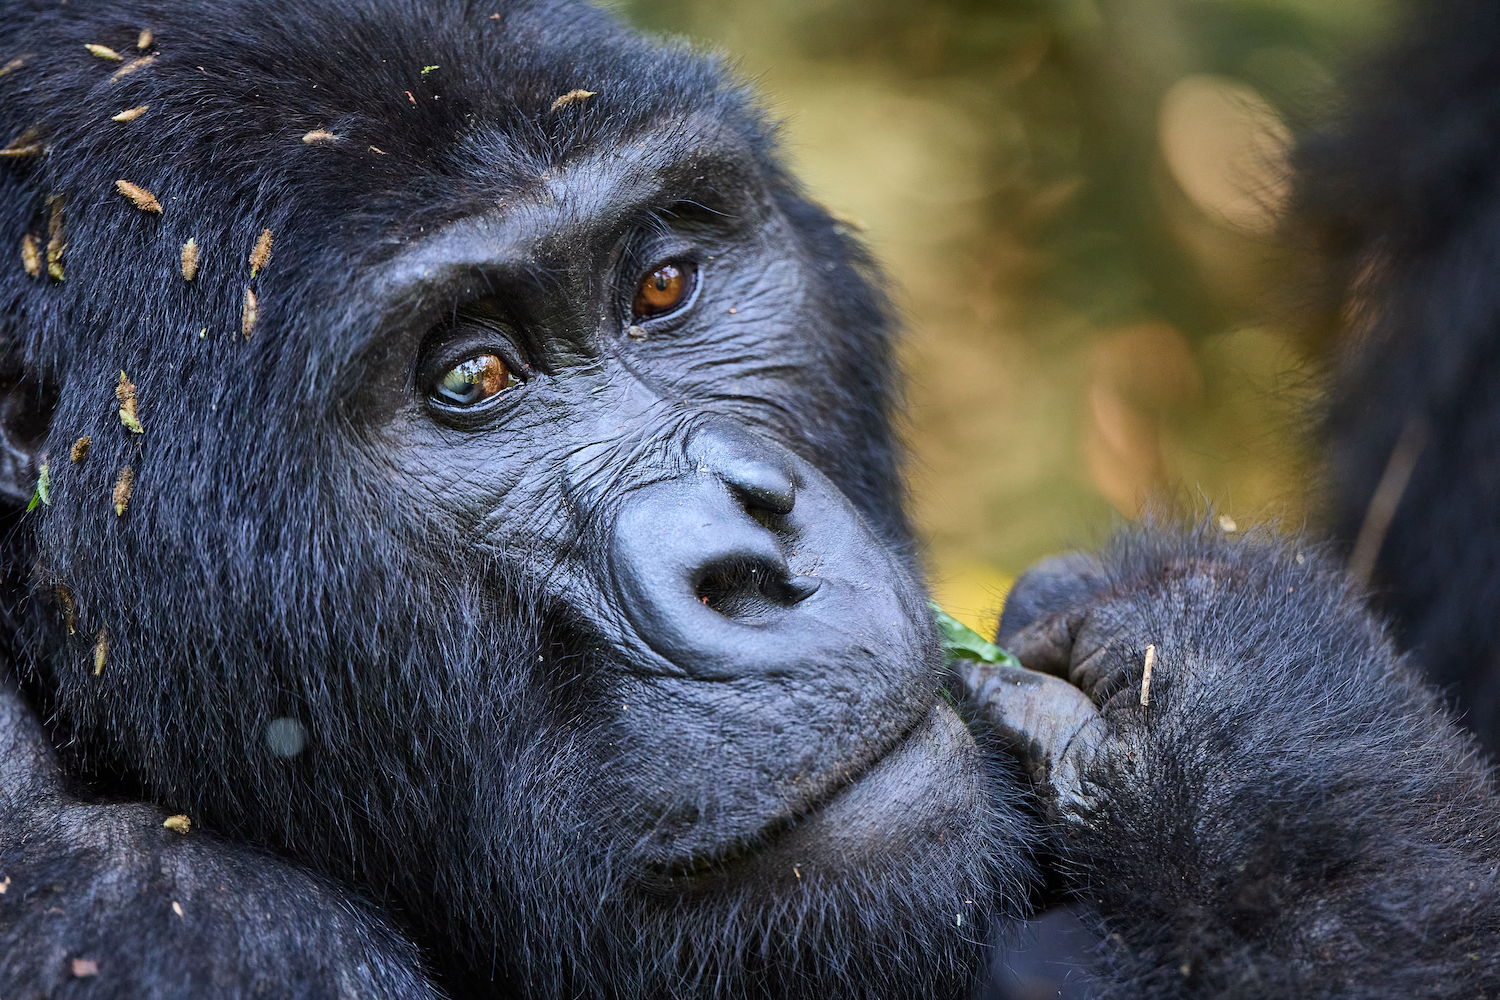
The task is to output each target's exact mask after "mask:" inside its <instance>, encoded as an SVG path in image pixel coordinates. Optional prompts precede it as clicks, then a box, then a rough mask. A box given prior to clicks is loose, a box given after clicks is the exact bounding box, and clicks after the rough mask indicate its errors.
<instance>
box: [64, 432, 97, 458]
mask: <svg viewBox="0 0 1500 1000" xmlns="http://www.w3.org/2000/svg"><path fill="white" fill-rule="evenodd" d="M93 443H94V439H93V438H91V437H89V436H88V435H87V434H85V435H84V436H83V437H81V438H79V439H78V440H77V441H74V442H73V450H72V451H70V452H69V453H68V455H69V457H71V458H72V459H73V461H75V462H82V461H83V460H84V459H85V458H88V457H89V445H91V444H93Z"/></svg>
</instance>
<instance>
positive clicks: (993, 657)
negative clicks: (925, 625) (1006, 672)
mask: <svg viewBox="0 0 1500 1000" xmlns="http://www.w3.org/2000/svg"><path fill="white" fill-rule="evenodd" d="M927 604H928V607H930V608H932V617H933V619H934V620H935V621H936V622H937V627H938V634H939V636H940V637H941V638H942V642H943V651H944V652H945V653H947V654H948V658H949V659H963V660H978V661H979V662H981V663H999V664H1003V665H1005V666H1007V667H1019V666H1020V665H1021V661H1020V660H1018V659H1016V658H1015V657H1014V656H1011V655H1010V654H1009V653H1007V652H1006V651H1005V650H1003V649H1001V648H1000V647H999V646H997V645H995V644H994V643H993V642H990V641H989V640H988V639H986V638H985V637H984V636H982V635H980V634H979V633H978V632H975V631H974V630H973V629H971V628H969V626H967V625H965V624H964V623H963V622H961V621H959V620H958V619H957V618H954V617H953V616H952V615H950V614H949V613H948V612H946V611H944V610H943V609H942V608H940V607H938V605H937V604H936V602H933V601H928V602H927Z"/></svg>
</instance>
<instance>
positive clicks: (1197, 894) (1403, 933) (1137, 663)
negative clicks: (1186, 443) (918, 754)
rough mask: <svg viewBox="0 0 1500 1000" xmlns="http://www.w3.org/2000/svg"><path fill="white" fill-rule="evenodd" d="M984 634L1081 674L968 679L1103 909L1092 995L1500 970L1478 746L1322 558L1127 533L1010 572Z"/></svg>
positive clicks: (1047, 666)
mask: <svg viewBox="0 0 1500 1000" xmlns="http://www.w3.org/2000/svg"><path fill="white" fill-rule="evenodd" d="M999 638H1000V640H1001V642H1002V643H1003V644H1005V645H1006V646H1008V647H1009V648H1010V649H1012V651H1014V652H1016V653H1017V655H1018V656H1019V657H1020V659H1021V661H1022V662H1023V663H1024V664H1025V665H1026V666H1027V667H1030V668H1032V669H1033V670H1040V671H1046V672H1047V673H1050V674H1057V675H1060V676H1063V677H1066V678H1068V679H1069V680H1071V681H1072V682H1073V683H1074V684H1076V685H1078V688H1072V687H1069V686H1068V685H1066V684H1063V683H1062V682H1061V681H1059V680H1058V679H1057V678H1056V677H1046V676H1040V675H1038V674H1033V673H1031V672H1030V671H1020V670H1009V671H1007V670H1006V669H1005V668H1002V667H991V666H988V665H984V666H980V665H971V666H969V667H968V669H967V675H966V677H965V680H966V683H967V685H968V687H969V690H970V695H971V697H973V698H975V699H976V700H977V701H978V702H979V704H980V708H981V710H982V712H983V714H984V715H986V716H987V717H988V718H989V720H990V721H991V722H992V723H993V724H994V725H995V727H996V730H997V731H998V732H999V733H1000V734H1001V736H1002V737H1007V738H1009V739H1010V740H1011V742H1012V743H1013V745H1014V747H1015V749H1016V750H1017V751H1018V753H1019V755H1020V756H1021V758H1022V759H1023V761H1024V762H1025V763H1026V765H1027V766H1028V769H1029V770H1030V771H1031V773H1032V774H1033V776H1034V777H1035V778H1036V779H1037V780H1038V781H1039V788H1040V790H1041V791H1042V793H1043V799H1044V801H1045V802H1046V803H1047V812H1048V818H1049V820H1050V823H1051V826H1052V829H1053V831H1054V833H1055V839H1056V841H1057V848H1058V850H1059V852H1060V854H1061V855H1062V857H1063V859H1064V866H1063V867H1064V870H1065V872H1067V878H1068V880H1069V882H1070V888H1071V889H1072V890H1073V891H1075V892H1076V894H1077V896H1078V897H1079V899H1081V900H1082V901H1083V902H1084V903H1085V904H1086V905H1088V906H1089V907H1091V908H1092V909H1094V910H1095V912H1096V913H1097V915H1098V916H1099V918H1100V919H1101V922H1102V928H1103V933H1104V935H1105V939H1104V941H1103V944H1102V945H1101V948H1100V953H1099V958H1098V962H1097V967H1096V968H1097V972H1098V973H1099V974H1100V976H1101V979H1102V982H1103V985H1104V988H1105V994H1106V995H1107V996H1122V997H1178V996H1213V997H1240V996H1243V997H1257V998H1260V997H1269V996H1288V997H1289V996H1297V997H1314V996H1360V997H1409V996H1415V995H1422V996H1432V997H1438V996H1443V997H1450V996H1451V997H1460V996H1461V997H1474V996H1494V995H1496V993H1497V991H1500V952H1497V950H1496V948H1495V942H1496V941H1497V940H1500V902H1497V896H1496V893H1497V884H1496V872H1497V868H1500V842H1497V841H1500V803H1497V799H1496V795H1495V790H1494V787H1493V784H1492V779H1491V775H1490V771H1489V768H1488V766H1487V764H1486V763H1485V761H1484V760H1483V759H1482V758H1481V757H1480V756H1479V755H1478V754H1477V753H1476V751H1475V749H1474V744H1473V742H1472V740H1471V739H1470V737H1468V736H1467V735H1466V734H1464V733H1463V732H1461V731H1460V730H1459V729H1457V728H1456V727H1455V726H1454V724H1453V722H1452V720H1451V719H1450V718H1449V717H1448V716H1447V715H1446V714H1445V713H1444V711H1443V710H1442V708H1441V707H1440V706H1439V704H1438V701H1437V699H1436V698H1435V697H1434V695H1433V692H1432V691H1431V690H1429V689H1427V688H1425V687H1424V686H1423V685H1422V684H1421V682H1420V680H1419V679H1418V677H1417V676H1415V674H1414V673H1413V671H1411V670H1410V669H1409V668H1408V667H1407V665H1406V664H1405V663H1404V662H1403V660H1402V658H1401V657H1400V656H1398V654H1397V652H1396V650H1395V649H1394V648H1393V647H1392V645H1391V643H1390V641H1389V639H1388V638H1387V635H1386V633H1385V630H1384V629H1383V627H1382V625H1381V623H1380V622H1379V621H1378V620H1377V619H1376V618H1375V617H1373V616H1372V615H1371V614H1370V613H1369V612H1368V611H1367V610H1366V609H1365V607H1364V605H1363V603H1362V601H1361V599H1360V596H1359V594H1358V593H1357V592H1356V591H1355V590H1354V589H1353V588H1352V587H1351V586H1350V585H1349V584H1348V583H1346V582H1345V580H1344V578H1343V576H1342V575H1341V574H1339V573H1338V572H1336V571H1334V570H1332V569H1330V568H1329V566H1327V565H1326V564H1324V563H1323V562H1322V561H1321V558H1320V557H1317V556H1315V555H1314V553H1312V552H1310V551H1301V552H1299V551H1298V550H1297V549H1296V548H1295V547H1290V546H1283V545H1278V544H1274V543H1261V542H1254V541H1249V540H1242V541H1229V540H1225V539H1223V538H1221V537H1218V535H1217V532H1210V531H1207V530H1204V531H1200V532H1198V533H1196V534H1189V535H1186V536H1172V535H1167V534H1159V533H1147V532H1139V533H1132V534H1128V535H1126V536H1123V537H1122V538H1120V539H1118V540H1117V541H1116V542H1115V543H1114V544H1113V545H1112V546H1111V547H1110V549H1109V550H1108V551H1106V552H1105V553H1104V554H1102V555H1101V556H1100V557H1099V558H1098V560H1097V561H1094V560H1080V559H1079V558H1078V557H1069V558H1068V559H1066V560H1052V561H1050V562H1049V563H1044V564H1042V565H1041V566H1039V567H1038V568H1036V569H1034V570H1033V571H1031V573H1029V574H1027V576H1024V577H1023V578H1022V579H1021V581H1020V582H1018V584H1017V587H1016V592H1015V596H1014V597H1013V598H1012V599H1011V600H1010V602H1009V603H1008V605H1007V612H1006V615H1005V618H1004V619H1003V620H1002V623H1001V634H1000V637H999ZM1148 645H1149V646H1154V648H1155V653H1154V663H1153V668H1152V678H1151V684H1150V692H1149V704H1147V705H1142V704H1141V686H1142V675H1143V667H1144V662H1145V658H1146V650H1147V647H1148ZM1079 689H1081V690H1082V692H1083V693H1084V694H1080V693H1079ZM1085 694H1086V695H1087V697H1085ZM1090 699H1092V700H1091V701H1090ZM1096 706H1097V710H1098V714H1096Z"/></svg>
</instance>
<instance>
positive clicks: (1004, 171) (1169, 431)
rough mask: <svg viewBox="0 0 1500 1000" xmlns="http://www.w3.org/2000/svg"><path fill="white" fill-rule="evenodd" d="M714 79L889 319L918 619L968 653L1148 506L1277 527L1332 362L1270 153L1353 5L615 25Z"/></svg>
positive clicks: (1324, 105) (1346, 0) (1373, 27)
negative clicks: (766, 139) (867, 252)
mask: <svg viewBox="0 0 1500 1000" xmlns="http://www.w3.org/2000/svg"><path fill="white" fill-rule="evenodd" d="M609 6H610V7H612V8H613V9H615V10H616V11H617V12H618V13H619V14H620V15H621V16H623V17H624V18H625V19H627V20H628V21H630V22H631V23H633V24H635V25H637V26H638V27H640V28H642V29H643V30H646V31H648V32H652V33H658V34H666V35H674V36H682V37H684V38H686V39H688V40H690V41H691V43H692V44H694V45H696V46H699V47H702V48H712V49H716V50H719V51H722V52H724V53H726V58H727V59H729V60H730V61H731V62H732V64H733V65H735V66H737V67H738V69H739V71H740V73H741V74H742V75H744V76H745V77H746V78H747V79H749V80H751V81H753V82H754V83H755V84H756V86H757V87H758V89H759V91H760V92H761V94H762V95H763V98H764V100H765V102H766V105H767V107H768V108H769V109H770V110H771V112H772V114H773V116H774V117H775V118H776V119H778V120H780V121H781V122H783V141H784V148H785V151H786V155H787V157H788V159H789V161H790V163H791V165H792V166H793V168H794V169H795V171H796V172H797V173H798V175H799V176H800V177H801V178H802V179H803V180H804V182H805V183H806V185H807V188H808V191H809V193H810V194H811V196H812V197H813V198H815V199H817V200H819V201H821V202H822V203H824V204H825V205H827V206H828V207H829V208H830V209H831V210H832V211H834V212H835V213H836V214H837V215H839V216H840V217H842V218H844V219H846V220H848V221H850V222H851V223H852V224H855V225H857V226H859V227H860V228H862V229H863V230H864V236H865V239H866V240H867V241H868V242H869V244H870V246H871V247H872V248H873V250H874V252H875V253H876V255H877V257H878V258H879V259H880V260H881V261H882V262H883V264H884V265H885V267H886V270H887V273H888V274H889V275H890V276H891V278H892V280H893V282H894V284H895V286H896V297H897V302H898V303H899V304H900V307H901V308H902V310H903V312H904V314H905V319H906V321H907V329H908V334H907V339H906V344H905V348H904V352H903V359H904V364H905V368H906V371H907V373H908V377H909V398H910V412H909V414H908V426H907V437H908V440H909V442H910V444H911V450H912V463H911V467H910V470H909V475H910V481H911V487H912V499H913V510H914V513H915V517H916V522H917V525H918V528H919V530H920V532H921V535H922V539H923V542H924V556H925V559H926V561H927V565H928V568H929V570H930V572H931V578H932V584H933V589H934V594H935V596H936V597H937V598H938V599H939V600H940V601H941V602H942V603H943V604H944V605H945V606H946V607H947V608H948V609H949V610H950V611H951V612H952V613H953V614H955V615H956V616H957V617H959V618H960V619H962V620H964V621H966V622H967V623H969V624H970V625H972V626H973V627H975V628H977V629H979V630H980V631H983V632H990V631H993V628H994V624H995V615H996V613H997V611H998V608H999V606H1000V603H1001V601H1002V598H1003V595H1004V592H1005V590H1006V588H1007V587H1008V586H1009V584H1010V582H1011V581H1012V580H1013V579H1014V577H1015V576H1016V575H1017V574H1018V573H1020V572H1021V571H1022V570H1023V569H1024V568H1025V567H1026V566H1027V565H1028V564H1029V563H1031V562H1032V561H1034V560H1035V559H1037V558H1039V557H1041V556H1043V555H1046V554H1048V553H1051V552H1056V551H1059V550H1061V549H1065V548H1068V547H1072V546H1077V545H1087V544H1092V543H1095V542H1097V541H1098V540H1099V539H1100V538H1101V537H1102V536H1103V535H1104V534H1105V533H1107V532H1108V530H1109V529H1110V527H1111V525H1112V524H1114V523H1117V522H1118V520H1119V519H1120V518H1122V517H1134V516H1136V515H1137V514H1138V513H1139V512H1140V509H1141V505H1142V503H1143V502H1144V501H1145V500H1146V499H1147V498H1148V497H1160V496H1167V497H1169V498H1171V499H1173V500H1175V501H1176V502H1177V503H1178V504H1179V505H1181V506H1185V507H1188V508H1193V507H1197V508H1201V507H1203V506H1205V505H1206V504H1212V505H1213V506H1214V507H1215V509H1216V510H1217V511H1218V512H1220V513H1222V514H1224V515H1225V516H1226V517H1225V519H1224V520H1223V522H1222V523H1223V524H1225V525H1226V526H1232V527H1234V528H1243V527H1245V526H1246V525H1248V524H1251V523H1255V522H1260V521H1264V520H1276V519H1279V520H1281V521H1283V522H1285V523H1289V524H1291V525H1292V526H1300V524H1301V523H1302V522H1303V520H1304V518H1306V517H1307V515H1308V511H1309V510H1310V509H1311V506H1312V504H1313V502H1314V501H1315V497H1316V491H1317V486H1316V483H1317V465H1316V460H1315V453H1314V451H1313V449H1312V448H1311V447H1310V442H1309V438H1308V426H1309V422H1310V419H1311V416H1312V409H1311V408H1312V405H1313V403H1314V402H1315V400H1316V396H1317V390H1318V371H1319V368H1320V365H1321V363H1322V362H1323V361H1324V360H1325V359H1326V356H1327V353H1328V348H1329V339H1330V337H1329V331H1330V329H1331V323H1330V322H1328V317H1327V316H1326V315H1325V313H1326V310H1324V309H1321V308H1313V307H1312V305H1311V304H1310V302H1309V293H1308V291H1307V284H1308V282H1307V281H1306V276H1307V275H1308V274H1309V273H1310V272H1311V271H1312V270H1315V268H1314V266H1313V265H1314V263H1315V262H1313V261H1310V260H1309V259H1308V258H1306V257H1305V256H1304V254H1303V253H1302V252H1301V251H1299V250H1298V249H1297V248H1296V247H1295V246H1294V245H1292V242H1291V241H1289V240H1286V239H1284V238H1282V237H1281V236H1279V234H1278V211H1279V209H1280V206H1281V201H1282V199H1283V198H1284V196H1285V189H1286V183H1285V178H1284V171H1283V169H1282V158H1283V151H1284V149H1285V144H1286V142H1287V139H1288V137H1289V135H1290V134H1291V132H1292V131H1293V130H1294V129H1295V128H1296V127H1297V126H1298V124H1299V123H1301V122H1304V121H1306V120H1308V119H1309V118H1311V117H1316V116H1321V115H1324V114H1327V113H1328V112H1330V111H1331V110H1333V109H1334V108H1335V100H1336V98H1335V95H1334V90H1333V84H1332V81H1333V79H1334V78H1335V77H1336V75H1337V73H1338V71H1339V69H1340V67H1341V65H1342V63H1343V62H1344V61H1345V60H1347V59H1349V58H1350V57H1351V56H1353V55H1355V54H1357V53H1359V52H1360V51H1362V50H1363V49H1365V48H1366V47H1368V46H1370V45H1372V44H1374V43H1376V42H1378V41H1379V40H1380V39H1381V37H1382V34H1383V33H1384V32H1385V31H1386V30H1388V25H1389V23H1390V21H1391V19H1392V15H1393V11H1392V10H1391V9H1390V4H1389V3H1386V2H1377V0H1261V2H1250V0H1115V2H1110V0H938V2H928V3H921V4H914V3H911V2H910V0H906V2H897V0H796V2H794V0H758V2H755V3H736V2H731V0H628V2H620V3H613V4H609Z"/></svg>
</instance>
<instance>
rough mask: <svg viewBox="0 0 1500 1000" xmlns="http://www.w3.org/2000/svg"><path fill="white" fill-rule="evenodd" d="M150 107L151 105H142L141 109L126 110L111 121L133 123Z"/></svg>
mask: <svg viewBox="0 0 1500 1000" xmlns="http://www.w3.org/2000/svg"><path fill="white" fill-rule="evenodd" d="M150 107H151V105H149V104H142V105H140V106H139V107H135V108H127V109H126V110H124V111H121V112H120V113H119V114H117V115H114V116H112V117H111V118H110V119H109V120H110V121H112V122H133V121H135V120H136V119H137V118H139V117H140V116H141V115H143V114H145V113H146V111H147V109H148V108H150Z"/></svg>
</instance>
